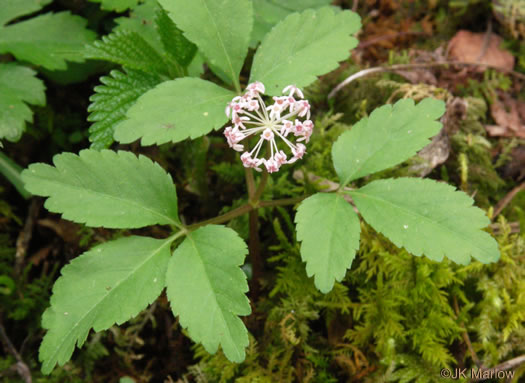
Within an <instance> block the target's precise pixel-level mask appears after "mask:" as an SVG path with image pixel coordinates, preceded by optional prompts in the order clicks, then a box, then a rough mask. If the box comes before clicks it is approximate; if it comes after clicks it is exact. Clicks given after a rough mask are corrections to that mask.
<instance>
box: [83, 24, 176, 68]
mask: <svg viewBox="0 0 525 383" xmlns="http://www.w3.org/2000/svg"><path fill="white" fill-rule="evenodd" d="M84 54H85V56H86V58H89V59H95V60H105V61H110V62H113V63H115V64H120V65H122V66H124V67H127V68H130V69H136V70H141V71H143V72H146V73H152V74H164V75H169V74H170V68H169V67H168V64H167V63H166V62H165V60H164V58H163V57H162V56H161V55H160V54H159V53H158V52H157V50H156V49H155V48H153V47H152V46H151V45H150V44H149V43H148V42H146V40H144V39H143V38H142V37H141V36H140V35H139V34H138V33H136V32H130V31H117V32H114V33H111V34H109V35H107V36H103V37H102V41H101V40H98V41H95V42H94V43H93V44H91V45H88V46H87V47H86V50H85V53H84Z"/></svg>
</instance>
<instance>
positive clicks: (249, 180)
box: [244, 168, 255, 199]
mask: <svg viewBox="0 0 525 383" xmlns="http://www.w3.org/2000/svg"><path fill="white" fill-rule="evenodd" d="M244 175H245V176H246V186H247V188H248V196H249V198H250V199H252V197H253V195H254V194H255V179H254V178H253V171H252V169H251V168H244Z"/></svg>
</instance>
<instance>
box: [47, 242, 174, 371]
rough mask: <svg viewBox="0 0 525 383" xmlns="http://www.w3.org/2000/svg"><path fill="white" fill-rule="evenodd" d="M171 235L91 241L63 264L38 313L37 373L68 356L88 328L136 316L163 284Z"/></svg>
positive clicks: (119, 322)
mask: <svg viewBox="0 0 525 383" xmlns="http://www.w3.org/2000/svg"><path fill="white" fill-rule="evenodd" d="M170 244H171V240H170V239H166V240H159V239H153V238H147V237H127V238H120V239H117V240H115V241H111V242H107V243H104V244H102V245H99V246H96V247H94V248H93V249H91V250H90V251H88V252H86V253H84V254H82V255H80V256H79V257H77V258H75V259H74V260H73V261H72V262H71V263H70V264H69V265H67V266H65V267H64V268H63V269H62V276H61V277H60V278H59V279H58V280H57V281H56V283H55V285H54V286H53V295H52V296H51V307H49V308H48V309H47V310H46V311H45V312H44V315H43V318H42V326H43V327H44V328H46V329H47V330H48V332H47V334H46V335H45V337H44V340H43V341H42V344H41V346H40V355H39V358H40V361H42V362H43V363H42V372H43V373H44V374H49V373H50V372H51V371H52V370H53V368H54V367H55V365H56V364H57V363H58V364H59V365H63V364H64V363H65V362H67V361H68V360H69V358H70V357H71V354H72V353H73V350H74V348H75V344H77V345H78V347H81V346H82V344H83V343H84V341H85V340H86V338H87V336H88V333H89V330H90V329H91V328H93V329H94V330H95V331H101V330H105V329H108V328H109V327H111V326H112V325H114V324H115V323H116V324H121V323H123V322H125V321H127V320H128V319H131V318H133V317H134V316H136V315H137V314H138V313H139V312H140V311H141V310H143V309H145V308H146V307H147V305H148V304H150V303H151V302H153V301H154V300H155V299H156V298H157V297H158V296H159V294H160V293H161V291H162V289H163V288H164V286H165V275H166V268H167V266H168V260H169V258H170Z"/></svg>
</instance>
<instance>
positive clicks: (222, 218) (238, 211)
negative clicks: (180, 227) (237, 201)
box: [186, 203, 254, 231]
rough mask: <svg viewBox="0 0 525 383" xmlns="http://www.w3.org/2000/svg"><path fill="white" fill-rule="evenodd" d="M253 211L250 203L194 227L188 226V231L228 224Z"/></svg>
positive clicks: (198, 223)
mask: <svg viewBox="0 0 525 383" xmlns="http://www.w3.org/2000/svg"><path fill="white" fill-rule="evenodd" d="M253 209H254V207H253V206H252V205H250V204H249V203H247V204H244V205H242V206H239V207H238V208H236V209H233V210H230V211H229V212H227V213H225V214H221V215H219V216H217V217H215V218H210V219H207V220H205V221H201V222H197V223H194V224H193V225H189V226H186V230H187V231H193V230H195V229H198V228H199V227H201V226H205V225H212V224H218V223H224V222H228V221H231V220H232V219H234V218H237V217H240V216H241V215H244V214H246V213H248V212H249V211H250V210H253Z"/></svg>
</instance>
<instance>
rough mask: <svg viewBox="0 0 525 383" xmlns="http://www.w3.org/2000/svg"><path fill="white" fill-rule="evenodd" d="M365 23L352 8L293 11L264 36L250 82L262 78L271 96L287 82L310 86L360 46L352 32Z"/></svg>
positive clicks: (288, 83) (279, 90)
mask: <svg viewBox="0 0 525 383" xmlns="http://www.w3.org/2000/svg"><path fill="white" fill-rule="evenodd" d="M360 26H361V22H360V19H359V16H358V15H357V14H355V13H353V12H351V11H343V12H336V11H335V10H333V9H331V8H328V7H326V8H321V9H319V10H307V11H305V12H303V13H293V14H291V15H290V16H288V17H287V18H286V19H284V20H283V21H281V22H280V23H279V24H277V25H276V26H275V27H274V28H273V29H272V31H271V32H270V33H268V35H266V37H265V38H264V40H263V42H262V44H261V46H260V47H259V49H258V50H257V53H256V54H255V58H254V60H253V65H252V72H251V76H250V82H253V81H261V82H262V83H263V84H264V85H265V86H266V91H267V93H268V94H270V95H274V96H275V95H278V94H281V91H282V89H283V88H284V87H286V86H287V85H290V84H293V85H296V86H298V87H300V88H303V87H305V86H307V85H310V84H311V83H312V82H314V81H315V80H316V78H317V76H320V75H322V74H325V73H328V72H330V71H331V70H333V69H335V68H337V67H338V65H339V64H338V63H339V61H342V60H344V59H346V58H347V57H348V56H349V54H350V52H349V51H350V49H352V48H354V47H355V46H356V45H357V39H356V38H355V37H352V36H351V34H353V33H355V32H357V30H358V29H359V28H360Z"/></svg>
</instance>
